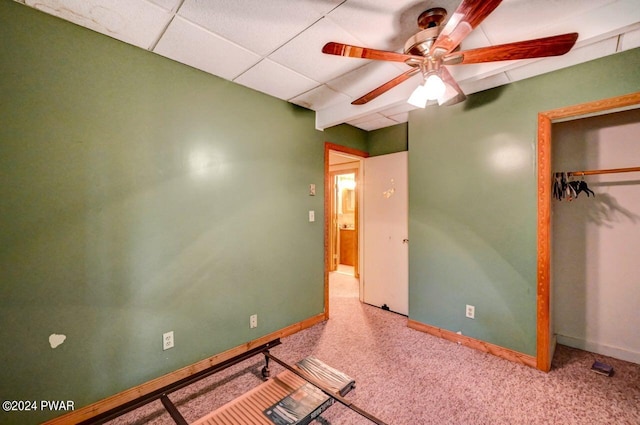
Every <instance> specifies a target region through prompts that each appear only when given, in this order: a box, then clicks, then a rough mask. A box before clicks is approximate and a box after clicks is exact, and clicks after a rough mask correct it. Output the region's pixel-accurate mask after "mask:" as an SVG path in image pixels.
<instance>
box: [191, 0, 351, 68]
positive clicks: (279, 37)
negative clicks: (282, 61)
mask: <svg viewBox="0 0 640 425" xmlns="http://www.w3.org/2000/svg"><path fill="white" fill-rule="evenodd" d="M338 3H340V1H339V0H296V1H291V0H269V1H261V0H207V1H203V0H186V1H185V2H184V4H183V5H182V7H181V8H180V12H179V14H180V16H182V17H184V18H186V19H188V20H190V21H192V22H195V23H197V24H198V25H201V26H202V27H204V28H206V29H208V30H210V31H212V32H214V33H216V34H218V35H220V36H222V37H225V38H227V39H229V40H230V41H233V42H234V43H237V44H239V45H241V46H243V47H245V48H247V49H249V50H251V51H253V52H255V53H258V54H260V55H262V56H265V55H267V54H269V53H271V52H273V51H274V50H276V49H277V48H278V47H280V46H282V45H283V44H285V43H286V42H287V41H288V40H290V39H291V38H293V37H295V36H296V35H298V34H299V33H300V32H302V31H304V30H305V29H306V28H307V27H309V26H311V25H313V23H314V22H316V21H317V20H318V19H320V18H322V16H323V15H324V14H326V13H327V12H329V11H330V10H331V9H333V8H334V7H335V6H336V5H337V4H338Z"/></svg>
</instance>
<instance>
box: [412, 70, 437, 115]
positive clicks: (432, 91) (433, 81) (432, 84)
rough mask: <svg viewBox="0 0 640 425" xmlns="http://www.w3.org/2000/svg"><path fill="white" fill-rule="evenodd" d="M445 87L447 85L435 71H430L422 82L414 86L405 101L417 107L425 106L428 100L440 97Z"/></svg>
mask: <svg viewBox="0 0 640 425" xmlns="http://www.w3.org/2000/svg"><path fill="white" fill-rule="evenodd" d="M446 89H447V87H446V85H445V84H444V81H442V78H441V77H440V76H439V75H438V73H437V72H435V71H432V72H429V73H427V75H426V79H425V82H424V84H420V85H419V86H418V87H416V89H415V90H414V91H413V93H411V96H410V97H409V100H407V102H408V103H409V104H411V105H413V106H416V107H418V108H425V107H426V106H427V102H428V101H429V100H437V99H440V98H441V97H442V96H443V95H444V93H445V91H446Z"/></svg>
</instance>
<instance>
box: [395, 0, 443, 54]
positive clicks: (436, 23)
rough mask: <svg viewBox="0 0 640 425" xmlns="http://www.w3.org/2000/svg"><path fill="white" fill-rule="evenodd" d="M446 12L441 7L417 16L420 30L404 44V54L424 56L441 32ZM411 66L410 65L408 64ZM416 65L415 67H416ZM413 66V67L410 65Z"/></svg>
mask: <svg viewBox="0 0 640 425" xmlns="http://www.w3.org/2000/svg"><path fill="white" fill-rule="evenodd" d="M446 17H447V11H446V10H445V9H443V8H441V7H434V8H432V9H429V10H426V11H424V12H422V13H421V14H420V16H418V27H419V28H420V29H421V30H422V31H420V32H418V33H417V34H414V35H413V36H411V37H410V38H409V39H408V40H407V41H406V43H405V44H404V52H405V54H408V55H418V56H426V55H427V54H428V52H429V49H430V48H431V45H432V44H433V42H434V41H435V40H436V38H438V35H439V34H440V31H441V30H442V26H441V24H442V22H444V20H445V19H446ZM409 65H412V64H409ZM417 65H418V64H416V65H415V66H417ZM412 66H413V65H412Z"/></svg>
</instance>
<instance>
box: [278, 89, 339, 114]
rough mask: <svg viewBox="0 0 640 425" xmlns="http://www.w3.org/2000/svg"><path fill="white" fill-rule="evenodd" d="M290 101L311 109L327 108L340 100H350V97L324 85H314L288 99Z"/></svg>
mask: <svg viewBox="0 0 640 425" xmlns="http://www.w3.org/2000/svg"><path fill="white" fill-rule="evenodd" d="M290 102H291V103H295V104H296V105H299V106H302V107H304V108H307V109H311V110H313V111H319V110H321V109H324V108H329V107H331V106H333V105H337V104H338V103H341V102H351V98H350V97H349V96H347V95H345V94H342V93H339V92H337V91H335V90H332V89H331V88H330V87H328V86H326V85H322V86H319V87H316V88H315V89H312V90H309V91H308V92H306V93H303V94H301V95H300V96H296V97H294V98H293V99H291V100H290Z"/></svg>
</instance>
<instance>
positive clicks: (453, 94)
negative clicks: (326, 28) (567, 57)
mask: <svg viewBox="0 0 640 425" xmlns="http://www.w3.org/2000/svg"><path fill="white" fill-rule="evenodd" d="M501 2H502V0H462V3H460V5H459V6H458V8H457V9H456V11H455V12H454V13H453V15H452V16H451V18H450V19H449V21H448V22H447V23H446V24H445V25H442V23H443V22H444V21H445V19H446V17H447V11H446V10H445V9H443V8H441V7H436V8H431V9H429V10H426V11H425V12H423V13H422V14H420V16H419V17H418V27H419V28H420V31H419V32H418V33H416V34H415V35H413V36H412V37H410V38H409V39H408V40H407V41H406V43H405V45H404V53H397V52H391V51H386V50H376V49H370V48H367V47H358V46H350V45H347V44H342V43H336V42H330V43H327V44H326V45H325V46H324V47H323V48H322V52H323V53H326V54H329V55H337V56H347V57H352V58H364V59H373V60H382V61H393V62H404V63H406V64H407V65H409V66H410V67H411V69H409V70H408V71H406V72H404V73H402V74H400V75H398V76H397V77H395V78H393V79H392V80H390V81H387V82H386V83H384V84H383V85H381V86H380V87H378V88H376V89H374V90H372V91H370V92H369V93H367V94H365V95H364V96H362V97H360V98H358V99H356V100H354V101H353V102H351V104H352V105H363V104H365V103H367V102H369V101H371V100H373V99H375V98H376V97H378V96H380V95H381V94H383V93H385V92H386V91H388V90H390V89H392V88H393V87H395V86H397V85H398V84H400V83H402V82H404V81H406V80H408V79H409V78H411V77H412V76H413V75H415V74H417V73H419V72H421V73H422V75H423V77H424V81H425V83H424V84H423V85H419V86H418V88H416V90H415V91H414V92H413V94H412V95H411V97H410V98H409V103H411V104H413V105H415V106H418V107H422V108H424V107H425V106H426V105H427V102H428V101H430V100H431V101H437V102H438V104H439V105H453V104H456V103H459V102H462V101H464V100H465V99H466V95H465V94H464V92H463V91H462V89H461V88H460V86H459V85H458V83H457V82H456V80H455V79H454V78H453V76H452V75H451V74H450V73H449V71H448V70H447V68H446V66H448V65H466V64H473V63H482V62H494V61H503V60H514V59H531V58H541V57H547V56H560V55H563V54H565V53H567V52H568V51H569V50H571V48H572V47H573V45H574V44H575V42H576V40H577V39H578V33H575V32H574V33H568V34H562V35H556V36H552V37H544V38H538V39H535V40H526V41H519V42H515V43H507V44H500V45H496V46H489V47H481V48H478V49H473V50H462V51H461V50H460V43H461V42H462V40H464V38H465V37H466V36H467V35H469V33H470V32H471V31H473V29H474V28H476V27H477V26H478V25H480V23H481V22H482V21H483V20H484V19H485V18H486V17H487V16H489V14H491V12H493V10H494V9H495V8H496V7H498V5H499V4H500V3H501Z"/></svg>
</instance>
